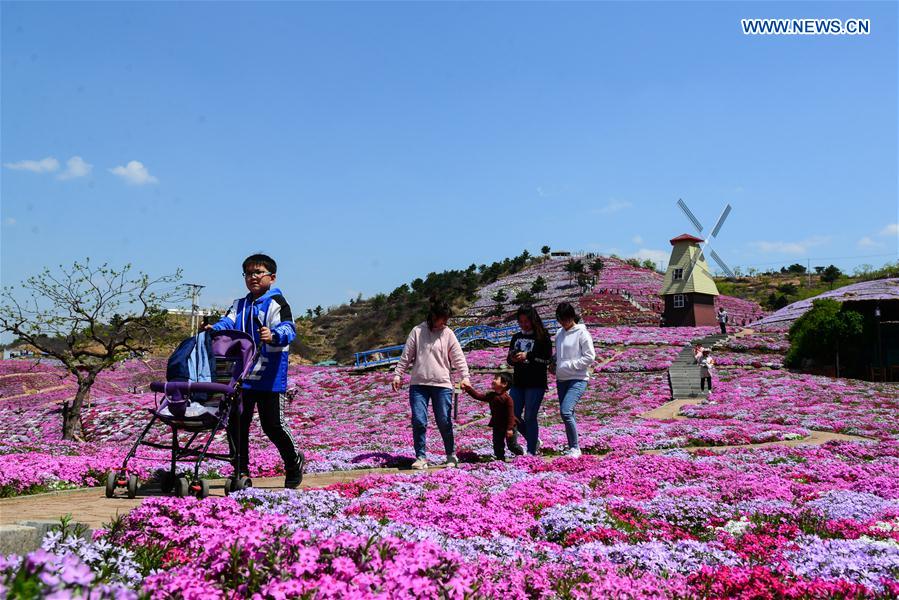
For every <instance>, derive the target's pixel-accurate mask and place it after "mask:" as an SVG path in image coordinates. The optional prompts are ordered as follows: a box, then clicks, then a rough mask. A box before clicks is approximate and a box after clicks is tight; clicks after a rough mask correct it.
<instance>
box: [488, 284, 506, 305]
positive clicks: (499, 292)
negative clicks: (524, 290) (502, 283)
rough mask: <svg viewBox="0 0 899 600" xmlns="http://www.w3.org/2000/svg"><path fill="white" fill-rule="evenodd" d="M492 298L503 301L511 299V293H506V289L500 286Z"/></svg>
mask: <svg viewBox="0 0 899 600" xmlns="http://www.w3.org/2000/svg"><path fill="white" fill-rule="evenodd" d="M490 299H491V300H493V301H494V302H500V303H502V302H505V301H506V300H508V299H509V295H508V294H506V290H504V289H503V288H500V289H499V290H497V292H496V293H495V294H493V296H491V298H490Z"/></svg>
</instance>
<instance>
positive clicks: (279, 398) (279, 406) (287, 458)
mask: <svg viewBox="0 0 899 600" xmlns="http://www.w3.org/2000/svg"><path fill="white" fill-rule="evenodd" d="M242 396H243V413H242V414H238V413H237V412H236V411H235V413H234V414H232V415H231V420H230V421H229V422H228V443H229V445H230V446H231V456H235V448H234V440H240V443H239V447H238V451H239V453H238V454H237V455H236V457H237V460H238V461H239V464H237V463H235V462H232V463H231V464H232V466H233V467H234V470H235V471H238V472H240V473H248V472H249V464H250V423H251V422H252V421H253V408H254V407H258V409H259V423H260V424H261V425H262V431H263V432H264V433H265V435H266V436H267V437H268V439H270V440H271V441H272V443H273V444H274V445H275V447H277V448H278V452H279V453H280V454H281V459H282V460H283V461H284V466H285V467H286V468H288V469H290V468H292V467H293V466H294V465H296V464H297V445H296V442H294V439H293V434H292V433H291V432H290V429H289V428H288V426H287V423H286V422H285V421H284V394H280V393H278V392H261V391H256V390H246V389H245V390H243V392H242Z"/></svg>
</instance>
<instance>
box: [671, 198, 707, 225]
mask: <svg viewBox="0 0 899 600" xmlns="http://www.w3.org/2000/svg"><path fill="white" fill-rule="evenodd" d="M677 207H678V208H679V209H681V211H683V213H684V214H685V215H687V218H688V219H690V222H691V223H693V227H695V228H696V231H697V232H699V233H702V223H700V222H699V219H697V218H696V215H694V214H693V213H692V212H690V209H689V208H687V203H686V202H684V201H683V199H682V198H678V199H677Z"/></svg>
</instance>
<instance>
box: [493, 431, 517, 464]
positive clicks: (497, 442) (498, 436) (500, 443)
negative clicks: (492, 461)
mask: <svg viewBox="0 0 899 600" xmlns="http://www.w3.org/2000/svg"><path fill="white" fill-rule="evenodd" d="M506 446H508V447H509V451H510V452H512V454H514V455H515V456H521V455H522V454H524V448H522V447H521V445H520V444H519V443H518V440H516V439H515V436H514V435H513V436H512V437H510V438H507V437H506V430H505V429H503V428H502V427H494V428H493V454H494V456H496V458H498V459H500V460H505V459H506Z"/></svg>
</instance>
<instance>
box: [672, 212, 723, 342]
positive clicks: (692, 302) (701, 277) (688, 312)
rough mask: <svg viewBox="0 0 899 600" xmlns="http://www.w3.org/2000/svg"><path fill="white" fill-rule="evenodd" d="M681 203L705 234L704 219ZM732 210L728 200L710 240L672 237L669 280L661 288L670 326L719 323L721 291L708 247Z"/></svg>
mask: <svg viewBox="0 0 899 600" xmlns="http://www.w3.org/2000/svg"><path fill="white" fill-rule="evenodd" d="M677 206H678V208H680V209H681V211H682V212H683V213H684V214H685V215H686V216H687V219H689V220H690V222H691V223H692V224H693V228H694V229H696V231H697V232H698V233H699V234H700V235H701V234H702V232H703V227H702V223H700V222H699V219H697V218H696V216H695V215H694V214H693V213H692V212H691V211H690V209H689V208H687V203H686V202H684V201H683V200H678V201H677ZM730 211H731V208H730V204H728V205H727V206H725V207H724V211H723V212H722V213H721V216H720V217H718V220H717V221H716V222H715V226H714V227H712V230H711V232H710V235H709V239H707V240H703V239H700V238H698V237H696V236H693V235H690V234H688V233H685V234H683V235H679V236H677V237H676V238H674V239H673V240H671V246H672V249H671V259H670V260H669V261H668V271H667V272H666V273H665V281H664V282H663V283H662V290H661V291H660V292H659V294H660V295H661V296H662V298H663V299H664V300H665V312H664V313H663V315H664V318H665V324H666V325H668V326H669V327H700V326H703V325H711V326H714V325H715V324H716V323H717V320H716V318H715V296H718V295H719V294H718V286H716V285H715V280H714V279H712V275H711V272H710V271H709V265H708V264H707V263H706V262H705V251H706V248H707V247H708V245H709V243H710V242H711V241H712V240H713V239H715V238H716V237H717V236H718V232H720V231H721V227H722V225H724V221H725V220H726V219H727V216H728V215H729V214H730ZM708 253H709V256H711V257H712V260H714V261H715V262H716V263H718V266H719V267H721V270H722V271H724V273H725V274H727V275H728V276H729V277H733V276H734V274H733V271H731V270H730V267H728V266H727V265H726V264H725V263H724V261H723V260H721V257H720V256H718V254H717V253H716V252H715V251H714V250H713V249H711V248H708Z"/></svg>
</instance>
